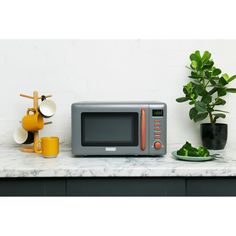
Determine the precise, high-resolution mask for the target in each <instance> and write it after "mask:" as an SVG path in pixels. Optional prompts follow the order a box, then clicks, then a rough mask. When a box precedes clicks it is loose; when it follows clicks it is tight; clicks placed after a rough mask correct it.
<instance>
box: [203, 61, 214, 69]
mask: <svg viewBox="0 0 236 236" xmlns="http://www.w3.org/2000/svg"><path fill="white" fill-rule="evenodd" d="M213 66H214V62H213V61H212V60H209V61H208V62H207V63H206V64H205V65H204V66H203V67H202V70H205V69H212V67H213Z"/></svg>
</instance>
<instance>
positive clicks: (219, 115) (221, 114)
mask: <svg viewBox="0 0 236 236" xmlns="http://www.w3.org/2000/svg"><path fill="white" fill-rule="evenodd" d="M213 116H214V117H216V118H223V119H224V118H225V117H226V115H225V114H223V113H216V114H213Z"/></svg>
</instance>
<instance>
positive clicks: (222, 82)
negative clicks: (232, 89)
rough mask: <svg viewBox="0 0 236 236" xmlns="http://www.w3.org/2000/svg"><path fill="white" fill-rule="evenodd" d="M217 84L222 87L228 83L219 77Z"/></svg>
mask: <svg viewBox="0 0 236 236" xmlns="http://www.w3.org/2000/svg"><path fill="white" fill-rule="evenodd" d="M219 84H220V85H223V86H224V85H226V84H228V81H227V80H226V79H225V78H224V77H220V79H219Z"/></svg>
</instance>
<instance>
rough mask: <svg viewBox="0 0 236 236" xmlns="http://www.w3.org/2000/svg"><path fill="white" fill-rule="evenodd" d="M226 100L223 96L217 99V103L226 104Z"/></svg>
mask: <svg viewBox="0 0 236 236" xmlns="http://www.w3.org/2000/svg"><path fill="white" fill-rule="evenodd" d="M225 103H226V101H225V100H224V99H222V98H216V99H215V105H225Z"/></svg>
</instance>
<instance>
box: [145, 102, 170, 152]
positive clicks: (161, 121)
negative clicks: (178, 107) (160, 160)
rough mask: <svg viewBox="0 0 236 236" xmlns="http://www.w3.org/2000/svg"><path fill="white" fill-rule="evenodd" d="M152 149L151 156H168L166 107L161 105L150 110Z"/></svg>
mask: <svg viewBox="0 0 236 236" xmlns="http://www.w3.org/2000/svg"><path fill="white" fill-rule="evenodd" d="M149 116H150V126H149V127H150V137H149V140H150V147H149V148H150V149H149V153H150V154H151V155H164V154H166V127H167V125H166V106H165V104H163V105H162V104H160V105H158V106H157V107H151V109H150V113H149Z"/></svg>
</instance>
